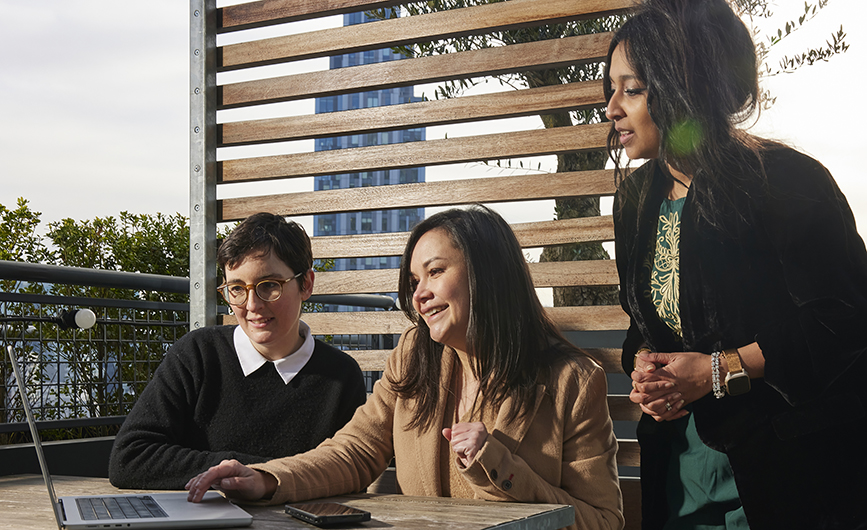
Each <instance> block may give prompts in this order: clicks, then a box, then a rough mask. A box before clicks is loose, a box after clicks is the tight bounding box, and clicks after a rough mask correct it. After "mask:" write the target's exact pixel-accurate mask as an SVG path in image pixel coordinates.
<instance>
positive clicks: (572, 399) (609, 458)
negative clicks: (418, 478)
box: [459, 366, 624, 530]
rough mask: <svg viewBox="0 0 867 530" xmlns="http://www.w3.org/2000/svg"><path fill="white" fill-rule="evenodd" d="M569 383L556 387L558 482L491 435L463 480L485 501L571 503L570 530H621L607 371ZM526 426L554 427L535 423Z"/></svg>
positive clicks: (572, 378) (578, 375) (587, 374)
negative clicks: (559, 431) (559, 432)
mask: <svg viewBox="0 0 867 530" xmlns="http://www.w3.org/2000/svg"><path fill="white" fill-rule="evenodd" d="M567 379H568V381H569V383H568V384H567V385H565V387H566V388H558V389H555V392H557V393H559V394H561V395H560V396H559V397H556V398H555V402H556V403H559V404H562V410H561V411H560V413H561V414H562V415H563V431H562V432H563V439H562V441H561V444H562V449H561V462H560V482H559V483H558V484H552V483H550V482H548V481H546V480H545V479H544V478H542V477H541V476H539V474H537V473H536V472H535V471H534V469H533V466H531V465H530V464H529V463H528V462H527V461H526V460H524V459H523V458H521V456H519V455H518V454H514V453H511V452H510V451H509V449H508V448H507V447H506V446H505V445H503V444H502V443H501V442H500V441H498V440H497V439H496V438H495V437H494V436H488V439H487V441H486V442H485V445H484V446H483V447H482V450H481V451H480V452H479V453H478V454H477V455H476V458H475V460H474V461H473V463H472V464H471V465H470V466H469V467H468V468H465V470H463V474H464V477H465V478H466V479H467V481H468V482H469V483H470V485H471V487H472V488H473V489H474V490H475V491H476V493H477V496H478V497H480V498H483V499H489V500H501V501H515V502H538V503H551V504H571V505H572V506H574V507H575V523H574V524H572V525H571V526H569V528H572V529H576V530H577V529H579V528H580V529H588V530H589V529H605V530H608V529H620V528H623V524H624V520H623V501H622V497H621V494H620V487H619V484H618V480H617V465H616V459H615V455H616V453H617V441H616V439H615V437H614V432H613V430H612V423H611V418H610V416H609V414H608V404H607V398H606V394H607V382H606V379H605V373H604V371H603V370H602V368H599V367H598V366H595V368H594V369H593V370H592V371H583V370H582V371H581V372H577V373H574V374H572V375H571V376H567ZM562 380H563V378H561V381H562ZM558 408H560V407H558ZM530 428H531V429H532V428H536V429H539V428H545V429H551V428H552V427H551V426H550V425H538V424H533V425H532V426H531V427H530ZM533 450H536V451H538V448H535V449H533ZM518 452H520V451H518ZM528 458H529V456H528ZM459 467H460V466H459Z"/></svg>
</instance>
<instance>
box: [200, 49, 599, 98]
mask: <svg viewBox="0 0 867 530" xmlns="http://www.w3.org/2000/svg"><path fill="white" fill-rule="evenodd" d="M610 40H611V34H610V33H595V34H592V35H581V36H577V37H567V38H564V39H554V40H547V41H540V42H531V43H526V44H514V45H511V46H499V47H496V48H485V49H481V50H473V51H467V52H460V53H451V54H446V55H436V56H431V57H420V58H417V59H409V60H402V61H387V62H382V63H373V64H366V65H362V66H354V67H352V68H339V69H336V70H324V71H318V72H308V73H303V74H295V75H289V76H282V77H275V78H268V79H259V80H255V81H244V82H240V83H230V84H226V85H222V86H219V87H217V101H218V106H219V108H232V107H241V106H246V105H260V104H264V103H275V102H278V101H291V100H297V99H307V98H313V97H323V96H332V95H337V94H343V93H348V92H356V91H368V90H380V89H385V88H394V87H399V86H409V85H416V84H423V83H437V82H440V81H446V80H449V79H463V78H469V77H482V76H486V75H497V74H504V73H509V72H520V71H526V70H541V69H545V68H558V67H562V66H570V65H575V64H582V63H589V62H593V61H601V60H603V59H604V58H605V55H606V54H607V52H608V42H609V41H610Z"/></svg>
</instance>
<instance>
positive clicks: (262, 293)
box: [217, 272, 304, 306]
mask: <svg viewBox="0 0 867 530" xmlns="http://www.w3.org/2000/svg"><path fill="white" fill-rule="evenodd" d="M302 274H304V273H303V272H299V273H298V274H296V275H295V276H293V277H291V278H287V279H285V280H262V281H261V282H259V283H250V284H247V285H245V284H243V283H229V284H225V283H224V284H223V285H221V286H219V287H217V291H219V293H220V294H221V295H223V299H224V300H226V302H228V303H229V304H230V305H235V306H243V305H244V304H246V303H247V293H249V292H250V289H255V290H256V296H258V297H259V300H262V301H263V302H276V301H277V300H279V299H280V295H282V294H283V285H284V284H286V283H289V282H291V281H292V280H294V279H295V278H297V277H299V276H301V275H302Z"/></svg>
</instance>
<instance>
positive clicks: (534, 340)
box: [389, 205, 581, 427]
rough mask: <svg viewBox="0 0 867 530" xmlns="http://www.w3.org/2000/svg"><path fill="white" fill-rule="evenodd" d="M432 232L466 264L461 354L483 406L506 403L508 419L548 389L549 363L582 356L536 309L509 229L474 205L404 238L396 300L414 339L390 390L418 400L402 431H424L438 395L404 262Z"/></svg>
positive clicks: (435, 358)
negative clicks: (509, 402) (468, 361)
mask: <svg viewBox="0 0 867 530" xmlns="http://www.w3.org/2000/svg"><path fill="white" fill-rule="evenodd" d="M431 230H442V231H444V232H445V233H446V234H448V236H449V238H450V239H451V242H452V243H453V244H454V246H455V248H457V249H458V250H459V251H460V252H461V254H462V255H463V257H464V260H465V262H466V267H467V277H468V280H469V292H470V297H469V304H470V316H469V324H468V329H467V349H468V350H469V353H470V354H471V356H472V358H473V359H474V361H475V364H474V366H473V367H472V369H473V375H474V376H475V377H476V378H478V379H479V381H480V390H479V392H480V395H481V397H482V403H489V404H491V405H493V406H495V407H499V406H501V405H502V404H503V402H504V401H505V400H506V399H507V398H510V397H511V398H513V399H514V403H516V405H517V407H519V408H518V409H515V408H514V407H513V409H512V410H511V411H510V412H509V414H510V415H511V416H510V417H511V419H515V418H517V417H519V416H520V415H521V414H523V413H525V412H526V410H525V409H524V407H528V406H532V405H533V404H534V403H535V401H536V397H537V396H536V384H537V383H540V382H547V379H546V378H548V377H550V367H551V366H552V364H553V362H554V361H556V360H557V359H559V358H562V357H565V356H570V355H576V354H581V352H580V350H578V349H577V348H575V347H574V346H572V345H571V344H569V342H568V341H567V340H566V339H565V338H564V337H563V336H562V335H561V334H560V332H559V330H558V329H557V327H556V325H555V324H554V322H553V321H552V320H551V319H550V318H549V317H548V315H547V313H546V312H545V310H544V308H543V307H542V304H541V303H540V302H539V298H538V297H537V296H536V291H535V290H534V288H533V281H532V278H531V277H530V272H529V269H528V268H527V262H526V260H525V259H524V255H523V254H522V252H521V246H520V244H519V243H518V240H517V238H516V237H515V234H514V233H513V232H512V229H511V227H510V226H509V224H508V223H507V222H506V221H505V220H504V219H503V218H502V217H500V216H499V215H498V214H497V213H495V212H494V211H492V210H490V209H489V208H486V207H484V206H481V205H474V206H472V207H470V208H467V209H452V210H447V211H444V212H440V213H437V214H434V215H432V216H431V217H429V218H427V219H426V220H424V221H422V222H421V223H419V224H418V225H416V227H415V228H414V229H413V231H412V233H411V234H410V236H409V241H408V242H407V245H406V249H405V250H404V253H403V257H402V258H401V263H400V281H399V286H398V296H399V299H400V305H401V308H402V309H403V312H404V313H405V314H406V316H407V317H408V318H409V319H410V320H411V321H412V322H414V323H415V326H416V331H415V333H414V334H413V339H412V343H411V344H410V345H409V348H408V349H409V359H408V360H407V361H406V362H405V363H404V369H403V373H401V374H396V376H395V379H396V380H393V381H389V382H390V383H391V384H392V385H394V388H395V390H396V391H397V392H398V393H399V394H401V395H402V396H404V397H406V398H411V399H415V400H417V403H418V406H417V407H416V411H415V416H414V418H413V420H412V422H411V423H410V425H409V426H410V427H430V426H431V421H432V420H433V416H434V412H435V410H436V405H437V401H438V399H439V393H440V389H441V382H440V359H441V358H442V354H443V349H444V347H443V345H442V344H439V343H437V342H434V341H433V340H432V339H431V337H430V329H429V328H428V327H427V324H426V323H425V321H424V319H422V318H421V317H420V316H419V315H418V313H416V311H415V309H414V308H413V305H412V297H413V292H414V288H413V281H412V273H411V271H410V261H411V259H412V253H413V250H414V249H415V246H416V244H417V243H418V241H419V239H420V238H421V237H422V236H423V235H424V234H426V233H427V232H429V231H431ZM552 346H553V347H552Z"/></svg>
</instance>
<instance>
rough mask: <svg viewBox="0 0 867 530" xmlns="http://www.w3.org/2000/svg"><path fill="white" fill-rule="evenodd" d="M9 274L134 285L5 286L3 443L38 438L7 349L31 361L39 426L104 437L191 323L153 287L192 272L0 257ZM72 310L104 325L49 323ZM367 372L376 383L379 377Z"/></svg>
mask: <svg viewBox="0 0 867 530" xmlns="http://www.w3.org/2000/svg"><path fill="white" fill-rule="evenodd" d="M2 280H14V281H17V282H25V283H24V284H22V285H23V289H22V288H19V289H18V290H19V291H21V290H27V288H29V287H31V286H32V285H35V284H43V286H44V285H49V286H53V285H58V284H63V285H75V286H80V287H102V288H110V289H114V290H117V289H123V290H127V291H124V292H121V294H122V295H124V296H125V298H126V299H122V298H94V297H87V296H58V295H54V294H44V293H29V292H0V325H2V334H0V338H2V345H3V348H4V351H3V352H2V353H3V356H2V362H0V443H12V442H18V441H26V440H28V439H29V438H28V435H27V434H26V432H25V431H26V430H27V426H26V423H25V418H24V411H23V407H22V405H21V401H20V398H19V394H18V391H17V388H16V384H15V382H14V378H13V376H12V369H11V363H10V362H9V359H8V357H7V351H5V350H7V349H10V350H11V352H12V353H13V354H15V355H17V358H18V359H19V361H20V363H21V364H22V365H23V366H25V368H24V371H25V379H26V386H27V387H28V400H29V402H30V404H31V406H32V408H33V412H34V415H35V417H36V419H37V424H38V426H39V428H40V430H43V431H47V432H43V437H47V438H49V439H50V438H52V431H53V430H58V432H57V433H56V434H55V436H57V437H68V436H70V434H69V432H68V431H70V430H71V432H72V435H71V436H72V437H85V436H103V435H106V434H113V431H114V430H116V428H117V427H118V426H119V425H120V424H121V423H122V421H123V418H124V416H125V415H126V414H127V413H128V412H129V411H130V409H131V408H132V406H133V404H134V403H135V400H136V398H137V397H138V395H139V394H140V392H141V391H142V390H143V389H144V387H145V385H147V383H148V381H150V378H151V376H152V374H153V373H154V371H155V370H156V368H157V367H158V366H159V363H160V362H161V360H162V358H163V356H164V355H165V352H166V351H167V350H168V348H169V347H170V346H171V345H172V344H174V342H175V341H177V340H178V339H179V338H180V337H181V336H183V335H184V333H186V332H187V330H188V329H189V327H190V325H189V304H187V303H179V302H170V301H159V300H153V299H150V300H148V299H145V298H155V296H153V294H154V293H173V294H175V295H177V294H184V295H187V294H188V293H189V279H187V278H178V277H171V276H159V275H153V274H137V273H124V272H116V271H98V270H91V269H79V268H74V267H56V266H49V265H34V264H24V263H15V262H7V261H0V281H2ZM41 290H42V291H47V289H45V288H43V289H41ZM175 298H177V296H175ZM310 302H312V303H317V304H333V303H341V304H344V305H353V306H367V307H377V308H381V309H391V308H392V307H393V302H392V300H391V299H390V298H388V297H386V296H377V295H351V296H344V297H339V298H335V297H315V296H314V297H311V300H310ZM73 306H74V307H87V308H90V309H92V310H93V311H94V313H96V315H97V322H96V326H94V327H93V328H91V329H89V330H73V329H69V330H61V329H60V328H59V327H58V326H57V325H56V324H54V323H51V322H46V321H44V320H48V321H50V320H52V317H54V316H55V315H57V314H58V313H59V312H60V311H61V310H63V309H68V308H70V307H73ZM226 309H227V308H225V307H223V308H222V309H221V311H225V310H226ZM317 338H320V339H321V338H322V337H317ZM329 338H330V339H333V340H334V342H335V343H336V345H338V344H339V347H342V348H343V349H357V348H363V347H365V346H364V345H363V344H358V345H356V346H355V347H354V348H353V345H352V342H351V341H349V340H346V338H345V337H329ZM390 339H391V336H389V337H387V338H386V339H385V341H386V342H388V341H389V340H390ZM365 375H366V377H367V379H369V381H368V383H369V385H370V386H372V384H373V381H375V379H376V378H377V376H378V374H376V373H370V374H365ZM61 431H63V432H61Z"/></svg>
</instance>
